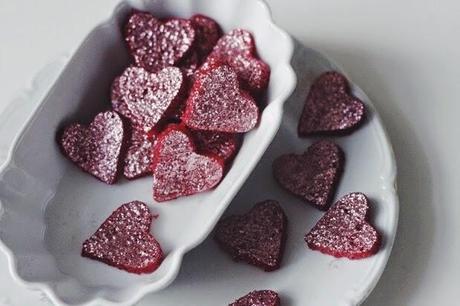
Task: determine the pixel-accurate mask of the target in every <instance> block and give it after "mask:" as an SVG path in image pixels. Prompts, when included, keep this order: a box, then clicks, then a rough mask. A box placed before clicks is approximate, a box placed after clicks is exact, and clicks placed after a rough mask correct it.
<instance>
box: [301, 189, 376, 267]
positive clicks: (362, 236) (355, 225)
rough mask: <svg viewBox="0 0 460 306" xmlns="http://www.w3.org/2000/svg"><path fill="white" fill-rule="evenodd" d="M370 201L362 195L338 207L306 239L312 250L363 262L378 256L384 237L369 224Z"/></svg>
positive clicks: (351, 195)
mask: <svg viewBox="0 0 460 306" xmlns="http://www.w3.org/2000/svg"><path fill="white" fill-rule="evenodd" d="M368 210H369V201H368V199H367V198H366V196H365V195H364V194H362V193H359V192H354V193H349V194H347V195H345V196H344V197H342V198H341V199H340V200H339V201H338V202H337V203H335V204H334V206H332V207H331V208H330V209H329V210H328V211H327V212H326V213H325V214H324V216H323V217H322V218H321V219H320V220H319V221H318V223H316V225H315V226H314V227H313V229H312V230H311V231H310V232H309V233H308V234H307V235H306V236H305V241H306V242H307V244H308V246H309V247H310V248H311V249H312V250H318V251H320V252H322V253H324V254H328V255H332V256H335V257H348V258H349V259H360V258H365V257H369V256H371V255H373V254H375V253H377V251H378V249H379V247H380V235H379V233H378V232H377V231H376V230H375V228H374V227H373V226H372V225H370V224H369V223H368Z"/></svg>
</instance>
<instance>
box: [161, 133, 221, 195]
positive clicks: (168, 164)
mask: <svg viewBox="0 0 460 306" xmlns="http://www.w3.org/2000/svg"><path fill="white" fill-rule="evenodd" d="M152 172H153V198H154V199H155V200H156V201H158V202H162V201H168V200H172V199H175V198H178V197H181V196H187V195H192V194H195V193H198V192H203V191H206V190H209V189H211V188H213V187H215V186H216V185H217V184H218V183H219V182H220V181H221V179H222V176H223V172H224V161H223V160H222V159H221V158H219V157H217V156H211V155H200V154H197V153H196V147H195V144H194V143H193V140H192V136H191V135H190V133H189V131H188V130H187V129H186V128H185V127H184V126H180V125H176V124H171V125H169V126H168V127H166V129H165V130H164V131H163V132H162V133H161V134H160V135H159V136H158V138H157V142H156V144H155V148H154V154H153V163H152Z"/></svg>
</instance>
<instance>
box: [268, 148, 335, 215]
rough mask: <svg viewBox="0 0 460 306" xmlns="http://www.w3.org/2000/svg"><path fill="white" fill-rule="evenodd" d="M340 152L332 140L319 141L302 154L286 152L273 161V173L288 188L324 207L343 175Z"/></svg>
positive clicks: (311, 202) (318, 206) (317, 205)
mask: <svg viewBox="0 0 460 306" xmlns="http://www.w3.org/2000/svg"><path fill="white" fill-rule="evenodd" d="M343 164H344V154H343V151H342V150H341V149H340V147H339V146H337V145H336V144H335V143H333V142H331V141H328V140H322V141H318V142H316V143H314V144H312V145H311V146H310V147H309V148H308V149H307V151H306V152H305V153H303V154H302V155H296V154H285V155H281V156H280V157H278V158H277V159H275V161H274V162H273V174H274V176H275V179H276V180H277V181H278V183H279V184H280V185H281V186H282V187H283V188H284V189H286V190H287V191H290V192H291V193H293V194H295V195H297V196H299V197H300V198H302V199H303V200H305V201H307V202H308V203H310V204H313V205H314V206H315V207H317V208H319V209H321V210H326V209H327V208H328V207H329V205H330V202H331V200H332V197H333V195H334V192H335V189H336V186H337V183H338V182H339V179H340V177H341V175H342V170H343Z"/></svg>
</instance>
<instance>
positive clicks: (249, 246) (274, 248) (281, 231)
mask: <svg viewBox="0 0 460 306" xmlns="http://www.w3.org/2000/svg"><path fill="white" fill-rule="evenodd" d="M286 226H287V219H286V215H285V214H284V211H283V209H282V208H281V206H280V205H279V204H278V202H276V201H272V200H267V201H264V202H261V203H258V204H256V205H254V207H253V208H252V209H251V210H250V211H249V212H248V213H247V214H246V215H239V216H238V215H235V216H230V217H226V218H223V219H222V220H220V221H219V223H218V224H217V227H216V234H215V239H216V241H217V243H218V244H219V245H220V246H221V247H222V249H223V250H225V251H226V252H228V253H229V254H230V255H231V256H232V257H233V258H234V259H235V260H242V261H245V262H247V263H249V264H251V265H254V266H257V267H260V268H262V269H264V270H265V271H273V270H276V269H278V268H279V266H280V263H281V259H282V256H283V251H284V244H285V240H286Z"/></svg>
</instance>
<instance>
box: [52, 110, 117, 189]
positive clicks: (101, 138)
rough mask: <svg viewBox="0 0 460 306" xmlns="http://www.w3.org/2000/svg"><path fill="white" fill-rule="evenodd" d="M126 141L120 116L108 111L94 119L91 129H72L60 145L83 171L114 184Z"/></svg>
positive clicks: (76, 125)
mask: <svg viewBox="0 0 460 306" xmlns="http://www.w3.org/2000/svg"><path fill="white" fill-rule="evenodd" d="M123 138H124V128H123V122H122V120H121V118H120V116H118V114H117V113H115V112H112V111H107V112H103V113H99V114H98V115H97V116H96V117H94V119H93V122H91V124H90V125H89V127H86V126H83V125H81V124H79V123H74V124H71V125H69V126H68V127H66V128H65V129H64V130H63V132H62V134H61V135H60V137H59V139H58V141H59V144H60V146H61V148H62V151H63V153H64V154H65V155H66V156H67V157H68V158H69V159H70V160H71V161H73V162H74V163H75V164H77V165H78V166H79V167H80V168H81V169H83V170H84V171H86V172H88V173H90V174H92V175H93V176H95V177H96V178H98V179H99V180H101V181H102V182H104V183H107V184H113V183H115V181H116V180H117V177H118V172H119V164H120V163H119V161H120V154H121V152H122V147H123Z"/></svg>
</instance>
